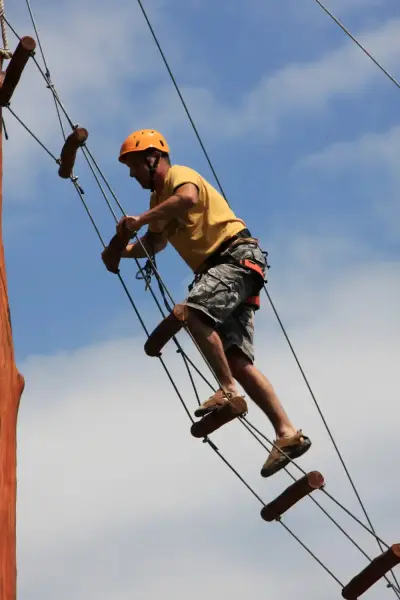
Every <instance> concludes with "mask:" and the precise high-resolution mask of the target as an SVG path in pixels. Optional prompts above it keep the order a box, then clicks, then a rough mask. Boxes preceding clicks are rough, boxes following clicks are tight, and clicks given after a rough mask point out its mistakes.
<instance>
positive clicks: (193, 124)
mask: <svg viewBox="0 0 400 600" xmlns="http://www.w3.org/2000/svg"><path fill="white" fill-rule="evenodd" d="M137 2H138V4H139V6H140V9H141V11H142V13H143V16H144V18H145V20H146V22H147V25H148V27H149V29H150V32H151V34H152V36H153V39H154V41H155V43H156V46H157V48H158V50H159V52H160V54H161V57H162V59H163V61H164V64H165V66H166V68H167V71H168V73H169V76H170V77H171V80H172V82H173V84H174V86H175V90H176V92H177V94H178V96H179V98H180V100H181V102H182V106H183V108H184V109H185V112H186V115H187V117H188V119H189V121H190V123H191V125H192V127H193V130H194V132H195V135H196V137H197V140H198V142H199V144H200V146H201V148H202V150H203V152H204V156H205V157H206V160H207V162H208V164H209V166H210V169H211V171H212V173H213V175H214V177H215V180H216V182H217V183H218V186H219V188H220V190H221V191H222V195H223V196H224V198H226V196H225V193H224V191H223V189H222V185H221V183H220V181H219V179H218V176H217V173H216V172H215V169H214V167H213V165H212V162H211V159H210V157H209V156H208V153H207V150H206V148H205V146H204V144H203V142H202V139H201V137H200V134H199V132H198V131H197V127H196V125H195V123H194V121H193V119H192V117H191V114H190V112H189V109H188V107H187V105H186V102H185V100H184V99H183V96H182V94H181V91H180V89H179V86H178V84H177V82H176V79H175V77H174V75H173V73H172V71H171V69H170V67H169V64H168V61H167V59H166V57H165V54H164V52H163V51H162V48H161V45H160V43H159V41H158V39H157V36H156V34H155V32H154V29H153V27H152V25H151V23H150V19H149V18H148V16H147V13H146V11H145V9H144V6H143V4H142V2H141V0H137Z"/></svg>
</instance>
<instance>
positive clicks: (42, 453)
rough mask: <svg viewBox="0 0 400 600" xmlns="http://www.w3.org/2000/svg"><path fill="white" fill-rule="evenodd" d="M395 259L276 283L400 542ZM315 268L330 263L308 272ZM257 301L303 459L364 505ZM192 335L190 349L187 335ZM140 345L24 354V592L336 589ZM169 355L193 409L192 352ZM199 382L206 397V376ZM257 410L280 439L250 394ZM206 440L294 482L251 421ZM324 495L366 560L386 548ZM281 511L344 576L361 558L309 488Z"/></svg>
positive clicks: (351, 453) (267, 361) (247, 470)
mask: <svg viewBox="0 0 400 600" xmlns="http://www.w3.org/2000/svg"><path fill="white" fill-rule="evenodd" d="M333 243H334V242H333V241H332V244H333ZM310 244H311V242H310ZM319 249H320V246H319V242H317V243H314V253H312V252H310V256H312V255H317V256H321V257H322V258H321V263H323V264H325V265H326V264H327V261H326V260H325V259H324V258H323V254H321V253H320V252H319ZM293 252H294V253H295V252H296V247H293ZM399 267H400V265H399V264H398V263H387V264H385V263H379V262H377V261H369V262H368V263H367V264H365V265H363V266H358V267H357V268H355V267H354V266H353V267H352V268H351V267H350V266H349V267H348V268H347V269H346V270H345V271H343V272H341V273H338V272H335V271H333V272H332V271H330V270H329V269H327V272H328V273H329V277H328V276H327V273H326V272H325V273H322V272H321V273H319V271H318V269H317V271H316V270H315V264H311V265H309V263H308V261H307V260H305V262H304V264H303V271H304V272H305V276H306V278H307V275H308V277H309V280H308V284H309V296H308V297H307V298H303V297H302V296H301V294H298V293H297V290H300V292H301V282H298V281H297V274H296V272H287V277H286V279H285V280H284V279H281V280H278V281H277V280H276V277H275V281H272V283H271V288H270V289H271V294H272V295H273V298H274V300H275V302H276V305H277V307H278V310H279V312H280V313H281V316H282V318H283V320H284V322H285V324H287V323H289V328H288V331H289V336H290V337H291V340H292V342H293V343H294V346H295V348H296V351H297V352H298V354H299V356H300V360H301V363H302V365H303V367H304V368H305V371H306V373H307V375H308V377H309V379H310V381H311V383H312V387H313V389H314V391H315V393H316V396H317V398H318V400H319V402H320V405H321V408H322V410H323V412H324V414H325V416H326V418H327V420H328V423H329V424H330V426H331V428H332V431H333V433H334V435H335V438H336V440H337V443H338V444H339V447H340V449H341V450H342V452H343V455H344V457H345V460H346V461H347V463H348V466H349V468H350V471H351V472H352V474H353V475H354V477H355V480H356V484H357V486H358V487H359V489H360V493H361V494H362V496H363V498H364V500H365V502H366V505H367V508H368V509H369V510H370V511H371V515H372V517H373V520H374V522H375V524H376V527H377V529H378V531H379V532H380V533H381V535H382V536H383V537H384V538H385V539H386V540H387V541H388V542H389V543H391V542H395V541H398V540H397V539H396V540H395V539H392V536H393V535H394V534H393V531H394V528H393V525H394V524H393V520H392V518H394V516H393V515H394V514H395V506H396V504H395V498H396V491H397V488H398V486H397V482H396V480H395V479H393V478H392V479H391V480H390V481H389V480H388V479H387V476H386V475H385V468H384V466H385V467H386V466H387V460H388V456H394V455H395V453H396V452H397V448H396V439H397V438H396V431H397V422H398V416H399V409H398V398H397V395H396V392H395V390H396V389H397V388H396V375H397V362H398V339H399V334H400V323H399V319H398V306H399V303H400V286H399V281H400V279H399ZM313 273H318V276H315V278H312V277H310V276H311V275H312V274H313ZM371 282H373V285H371ZM321 288H324V290H325V292H324V293H321V291H320V290H321ZM289 294H290V302H288V300H287V298H288V295H289ZM263 304H264V309H265V310H264V311H263V312H262V313H259V314H260V317H259V319H258V322H259V329H258V332H257V351H258V352H257V354H258V364H259V365H260V366H261V368H262V369H263V370H264V371H265V372H266V374H267V375H268V376H269V377H270V378H271V380H272V382H273V384H274V385H275V387H276V389H277V390H278V393H279V395H280V396H281V398H282V401H283V402H284V404H285V406H286V408H287V410H288V412H289V414H290V415H291V417H292V419H293V420H294V422H295V424H296V425H297V426H299V427H302V428H304V430H305V431H306V432H307V433H308V434H309V435H310V436H311V437H312V440H313V442H314V445H313V447H312V449H311V451H310V452H309V453H308V455H306V456H305V457H304V458H303V459H302V461H301V463H299V464H300V465H301V466H302V467H303V468H305V469H320V470H321V471H322V472H323V473H324V475H325V477H326V481H327V490H328V491H329V492H331V493H333V494H334V495H335V496H336V497H337V498H338V499H340V500H341V501H342V502H344V503H345V504H346V505H347V506H349V508H351V510H353V511H354V512H356V514H357V515H358V516H361V514H360V510H359V508H358V507H357V503H356V501H355V500H354V499H353V496H352V494H351V491H350V489H349V485H348V483H347V482H346V479H345V477H344V475H343V473H342V470H341V468H340V466H339V464H338V461H337V459H336V457H335V454H334V451H333V449H332V446H331V444H330V441H329V439H328V437H327V434H326V432H325V430H324V429H323V426H322V424H321V421H320V419H319V417H318V414H317V411H316V409H315V407H314V406H313V403H312V401H311V399H310V396H309V394H308V392H307V390H306V388H305V385H304V383H303V381H302V379H301V376H300V374H299V371H298V369H297V367H296V365H295V364H294V361H293V359H292V357H291V356H290V353H289V351H288V348H287V345H286V343H285V342H284V340H283V338H282V335H281V334H280V333H279V330H278V327H277V325H276V322H275V321H274V320H272V319H271V313H270V311H269V310H268V308H267V306H268V305H267V301H266V299H264V302H263ZM299 304H301V306H302V308H303V311H301V308H300V307H299ZM282 307H283V308H282ZM292 311H293V312H292ZM266 322H267V325H266ZM181 339H182V340H183V341H184V345H185V347H186V348H188V349H189V354H190V355H191V356H192V357H196V353H195V352H194V351H193V350H192V346H191V345H190V344H189V343H188V341H187V338H186V336H184V335H182V336H181ZM143 341H144V340H143V339H142V338H141V339H134V340H132V339H120V340H115V341H114V342H107V343H104V344H102V345H99V346H96V347H87V348H82V349H80V350H77V351H76V352H74V353H70V354H68V353H64V354H59V355H58V356H53V357H50V356H49V357H45V356H36V357H30V358H29V359H28V360H27V361H26V362H25V364H23V365H20V368H21V371H22V373H23V374H24V376H25V377H26V380H27V386H26V390H25V392H24V394H23V397H22V402H21V409H20V415H19V436H18V437H19V460H18V465H19V492H18V515H19V521H18V536H19V578H20V584H19V585H20V589H21V590H23V594H24V596H26V597H28V598H29V599H30V600H36V598H39V597H40V598H47V597H48V596H49V597H50V595H52V593H53V591H54V589H58V590H60V598H61V599H62V600H63V599H64V598H65V599H67V598H70V597H71V596H72V595H73V596H74V598H76V600H80V598H84V597H87V596H88V593H89V592H90V594H91V595H96V597H99V598H100V600H102V598H108V597H110V595H111V594H112V596H113V598H116V600H125V598H128V597H133V596H135V597H136V596H138V597H139V596H140V597H144V598H147V597H148V598H152V597H154V596H155V595H157V594H158V595H159V593H160V592H161V591H162V592H163V595H164V597H165V598H167V599H168V600H169V599H170V598H171V600H172V598H180V597H183V596H185V597H186V596H187V594H188V591H190V596H191V598H193V600H198V599H200V598H201V597H203V596H204V594H205V593H208V594H214V595H216V596H217V595H219V596H220V595H221V594H223V595H228V594H229V597H232V598H239V597H243V594H245V593H246V594H250V593H251V595H252V596H253V597H262V595H264V593H265V587H266V586H267V587H268V590H269V594H270V595H271V597H273V596H276V595H278V594H279V596H280V597H281V598H282V600H285V599H286V598H292V597H293V593H294V589H295V586H296V589H297V592H296V593H297V595H298V597H299V599H300V600H303V599H304V600H305V599H306V598H309V597H310V595H313V594H314V590H315V592H316V593H317V591H318V595H319V596H320V590H321V589H324V598H326V599H329V600H330V599H332V600H333V598H336V597H337V596H338V594H339V593H340V589H339V586H338V585H337V584H335V583H334V582H333V581H331V580H330V578H329V576H328V575H327V574H325V573H324V572H323V571H322V569H321V567H319V566H318V565H317V564H316V563H314V562H313V561H312V560H311V558H309V557H308V556H307V555H306V553H305V552H304V550H302V549H301V548H300V547H299V546H298V545H297V544H296V542H295V541H294V540H292V539H290V537H289V535H288V534H287V533H286V532H284V531H283V529H282V528H281V527H280V526H279V524H271V525H269V524H266V523H264V522H263V521H262V520H261V518H260V516H259V510H260V506H259V505H258V503H257V502H256V501H255V500H254V498H253V497H252V496H251V495H250V494H249V493H248V492H247V490H246V489H245V488H244V486H243V485H242V483H240V482H239V481H237V480H236V478H235V477H234V475H233V474H232V473H231V472H230V471H229V470H228V469H227V468H226V467H225V466H224V465H223V463H222V461H221V460H220V459H219V458H218V457H217V456H215V455H214V453H213V452H212V451H210V449H209V448H208V447H207V446H205V445H204V444H202V443H201V442H200V441H198V440H194V439H193V438H191V436H190V433H189V421H188V419H187V417H186V415H185V413H184V411H183V409H182V408H181V406H180V403H179V400H178V399H177V397H176V395H175V393H174V391H173V389H172V386H171V385H170V384H169V382H168V380H167V377H166V376H165V374H164V373H163V370H162V368H161V366H160V364H159V363H158V361H157V360H156V359H150V358H147V357H145V356H144V355H143V352H142V345H143ZM164 357H165V360H166V362H167V364H168V365H170V366H171V369H172V372H173V374H174V376H175V378H176V380H177V382H179V386H180V387H181V389H182V390H183V393H184V397H185V399H186V400H187V402H188V404H189V406H190V409H191V410H193V409H194V406H195V401H194V398H193V394H192V392H191V388H190V384H189V382H188V381H187V377H186V376H185V375H184V374H183V372H182V363H181V362H180V359H179V358H178V357H177V355H176V353H175V352H174V349H173V348H172V347H170V348H168V349H167V351H166V352H165V354H164ZM196 362H198V364H199V365H201V362H200V361H197V360H196ZM203 371H204V369H203ZM204 372H205V373H206V374H207V372H206V371H204ZM200 390H201V396H202V397H205V396H206V394H207V393H208V389H207V387H206V386H205V385H204V384H203V385H201V386H200ZM249 419H250V420H251V421H252V422H254V423H255V424H256V425H257V426H258V427H260V428H261V429H262V430H263V431H264V432H265V433H266V435H267V436H268V437H270V438H272V433H271V428H270V426H269V425H268V424H267V423H266V421H265V419H264V417H263V416H262V415H261V414H260V412H259V411H258V410H257V409H255V408H254V405H252V404H251V403H250V413H249ZM212 439H213V440H214V442H215V443H216V444H217V446H218V448H219V449H220V451H221V452H222V453H223V454H224V455H225V456H226V457H227V458H228V459H229V460H230V461H231V462H232V464H233V465H234V466H235V467H236V468H237V469H238V470H239V472H240V473H241V474H243V475H244V476H245V477H246V479H247V481H248V482H249V483H250V484H251V485H253V486H254V488H255V489H256V490H257V492H258V493H260V494H261V495H262V497H263V498H264V500H265V501H268V499H272V498H273V497H274V496H275V495H277V494H278V493H280V491H282V489H283V488H284V487H285V486H286V485H288V484H289V483H290V479H289V478H288V477H287V475H286V474H284V473H281V474H279V475H276V476H275V477H274V478H272V479H271V480H267V481H265V480H262V479H261V478H260V476H259V470H260V467H261V465H262V462H263V461H264V459H265V456H266V452H265V451H264V450H263V449H262V448H260V447H259V446H258V445H257V444H256V442H255V441H254V440H253V439H252V438H251V436H250V435H248V434H247V433H246V431H245V430H244V428H243V427H241V425H240V424H239V423H232V424H230V425H228V426H226V428H224V429H222V430H220V431H219V432H217V433H216V434H215V435H214V436H212ZM290 470H291V471H292V472H293V473H295V474H296V476H298V475H299V474H298V471H297V470H296V469H295V468H294V467H291V469H290ZM371 482H373V485H371ZM383 490H384V492H383ZM316 497H317V498H318V499H319V500H320V501H321V502H322V503H323V504H324V506H326V507H328V508H329V509H330V510H332V512H333V514H334V515H336V516H338V518H339V520H340V522H341V523H342V524H344V525H345V526H346V528H347V529H348V531H349V532H351V533H352V534H354V535H355V537H356V539H357V540H358V541H360V540H361V543H362V544H363V547H364V548H365V549H366V551H367V552H369V553H370V555H371V556H374V555H376V554H377V552H378V550H377V547H376V545H375V544H374V543H373V540H372V538H370V537H369V536H367V535H366V534H364V533H363V532H362V531H361V530H360V528H359V527H356V526H354V525H353V524H352V522H351V521H350V520H349V519H347V518H344V517H343V513H341V512H340V511H336V510H335V508H334V507H333V506H332V504H331V503H330V502H329V501H327V500H326V499H324V497H323V496H322V495H321V494H319V495H316ZM382 504H384V505H385V511H382V510H380V507H381V506H382ZM388 515H392V516H393V517H392V518H389V516H388ZM284 522H285V523H286V524H287V525H288V526H289V527H291V528H292V529H293V531H295V532H296V533H298V534H299V535H300V537H301V539H303V540H304V541H305V542H306V543H308V544H309V545H310V546H311V547H312V548H313V549H314V551H315V552H316V553H317V554H318V556H320V557H321V558H322V559H323V560H324V561H326V563H327V565H328V566H330V567H331V568H332V569H333V570H334V572H335V574H337V575H338V576H339V578H341V579H342V580H343V581H344V582H345V581H347V580H348V579H349V578H350V577H351V576H352V575H354V574H355V573H356V571H357V570H358V569H361V568H362V567H363V566H364V565H365V559H363V557H362V556H361V555H359V554H358V553H357V552H356V551H355V550H353V549H352V548H351V547H350V546H349V544H348V542H347V541H346V540H345V539H344V538H343V537H342V536H341V534H339V533H337V534H336V530H335V529H334V527H333V526H331V525H330V524H329V523H328V521H327V520H326V518H325V517H324V516H323V515H321V514H320V513H319V512H318V511H317V510H316V508H315V507H314V506H313V505H312V504H311V502H310V501H307V500H305V501H303V502H302V503H301V504H299V505H298V506H297V507H296V509H295V510H293V511H291V512H290V513H289V514H288V515H287V516H286V517H285V520H284ZM319 533H322V534H323V536H322V537H320V538H318V536H319ZM71 573H73V574H74V576H73V577H71ZM383 589H384V586H383V584H379V585H377V586H376V587H375V589H374V590H373V591H372V592H371V593H370V594H369V597H370V598H371V600H378V598H379V599H381V598H382V591H383ZM386 593H387V594H389V593H390V592H386Z"/></svg>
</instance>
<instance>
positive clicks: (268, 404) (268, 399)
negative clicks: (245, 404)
mask: <svg viewBox="0 0 400 600" xmlns="http://www.w3.org/2000/svg"><path fill="white" fill-rule="evenodd" d="M228 362H229V365H230V368H231V372H232V374H233V376H234V377H235V379H236V380H237V381H238V382H239V383H240V385H241V386H242V387H243V389H244V390H245V392H246V394H248V395H249V397H250V398H251V399H252V400H253V401H254V402H255V404H257V406H258V407H259V408H260V409H261V410H262V411H263V413H264V414H265V415H266V416H267V417H268V419H269V420H270V422H271V424H272V426H273V428H274V429H275V433H276V437H277V439H278V438H283V437H290V436H292V435H294V434H295V433H296V429H295V427H294V426H293V425H292V423H291V421H290V420H289V417H288V416H287V414H286V412H285V410H284V408H283V407H282V405H281V403H280V401H279V398H278V396H277V395H276V393H275V391H274V388H273V387H272V385H271V383H270V382H269V381H268V379H267V378H266V377H265V375H263V374H262V373H261V371H259V370H258V369H257V368H256V367H255V366H254V365H253V364H252V363H251V362H250V360H249V359H248V358H247V357H246V356H245V355H244V354H243V353H242V352H240V351H234V350H232V351H231V352H229V354H228Z"/></svg>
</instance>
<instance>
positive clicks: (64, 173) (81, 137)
mask: <svg viewBox="0 0 400 600" xmlns="http://www.w3.org/2000/svg"><path fill="white" fill-rule="evenodd" d="M88 136H89V133H88V132H87V130H86V129H84V128H83V127H77V128H76V129H75V130H74V131H73V132H72V133H70V134H69V136H68V137H67V139H66V140H65V142H64V146H63V147H62V150H61V155H60V168H59V169H58V174H59V176H60V177H62V178H63V179H68V178H69V177H71V175H72V169H73V168H74V164H75V160H76V153H77V152H78V148H80V147H81V146H83V144H84V143H85V142H86V140H87V139H88Z"/></svg>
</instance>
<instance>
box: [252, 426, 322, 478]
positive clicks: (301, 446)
mask: <svg viewBox="0 0 400 600" xmlns="http://www.w3.org/2000/svg"><path fill="white" fill-rule="evenodd" d="M274 444H275V446H274V447H273V448H272V450H271V452H270V454H269V456H268V458H267V460H266V461H265V463H264V465H263V467H262V469H261V476H262V477H270V476H271V475H274V474H275V473H277V472H278V471H280V470H281V469H283V468H284V467H286V465H288V464H289V463H290V460H291V459H292V460H293V459H295V458H299V457H300V456H302V455H303V454H305V453H306V452H307V450H309V448H310V446H311V440H310V439H309V438H308V437H306V436H305V435H303V433H302V431H301V429H300V430H299V431H297V433H295V435H293V436H291V437H289V438H279V439H278V440H275V442H274ZM276 446H277V447H276ZM280 450H282V452H284V453H285V454H286V455H287V456H285V454H282V452H280Z"/></svg>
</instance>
